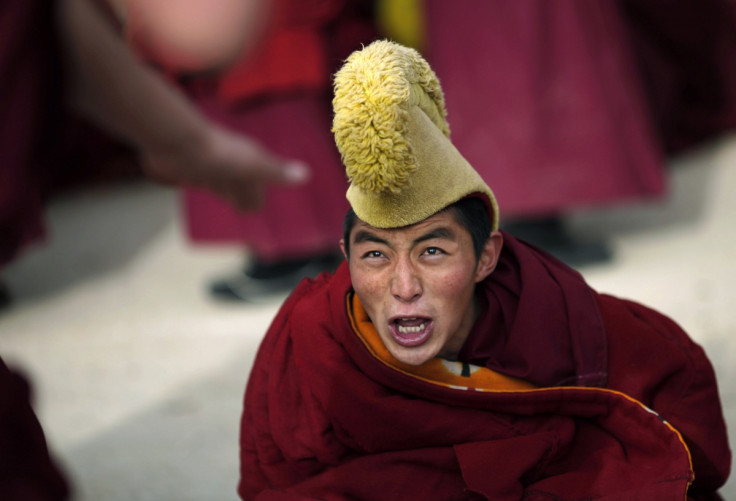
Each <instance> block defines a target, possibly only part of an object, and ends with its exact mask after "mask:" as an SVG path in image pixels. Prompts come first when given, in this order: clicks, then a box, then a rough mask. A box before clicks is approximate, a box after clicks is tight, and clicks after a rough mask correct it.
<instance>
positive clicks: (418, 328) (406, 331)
mask: <svg viewBox="0 0 736 501" xmlns="http://www.w3.org/2000/svg"><path fill="white" fill-rule="evenodd" d="M426 326H427V322H422V324H421V325H414V326H411V327H409V326H407V327H404V326H403V325H397V327H398V330H399V332H401V333H402V334H413V333H416V332H422V331H423V330H424V328H425V327H426Z"/></svg>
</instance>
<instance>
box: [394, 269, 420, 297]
mask: <svg viewBox="0 0 736 501" xmlns="http://www.w3.org/2000/svg"><path fill="white" fill-rule="evenodd" d="M391 294H392V295H393V296H394V297H395V298H396V299H398V300H399V301H402V302H407V303H408V302H411V301H414V300H416V299H418V298H419V297H420V296H421V295H422V282H421V280H420V279H419V276H418V274H417V270H416V268H415V267H414V264H413V263H412V262H411V261H410V260H409V259H400V260H399V262H398V263H397V264H396V267H395V268H394V276H393V279H392V280H391Z"/></svg>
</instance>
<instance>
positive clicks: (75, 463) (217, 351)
mask: <svg viewBox="0 0 736 501" xmlns="http://www.w3.org/2000/svg"><path fill="white" fill-rule="evenodd" d="M672 164H673V165H672V170H671V175H672V178H671V179H672V186H671V195H670V196H669V197H668V199H667V200H665V201H662V202H660V203H656V204H653V203H652V204H646V205H642V204H639V205H636V206H632V207H625V208H618V209H612V210H607V211H596V212H587V213H585V214H581V215H579V216H576V217H575V218H574V219H573V220H572V221H571V228H572V230H573V231H575V232H578V233H580V234H581V235H588V236H596V237H603V238H605V239H606V240H607V241H608V242H610V244H611V245H612V247H613V250H614V252H615V257H614V260H613V261H612V262H609V263H606V264H601V265H595V266H589V267H586V268H583V269H581V271H582V272H583V274H584V275H585V276H586V278H587V279H588V280H589V282H590V283H591V284H592V285H593V286H594V287H596V288H597V289H599V290H601V291H605V292H609V293H612V294H615V295H618V296H623V297H628V298H633V299H636V300H638V301H640V302H643V303H645V304H648V305H650V306H653V307H654V308H656V309H658V310H660V311H662V312H664V313H666V314H668V315H669V316H671V317H672V318H674V319H675V320H676V321H678V322H679V323H680V324H681V325H682V326H683V327H684V328H685V330H686V331H688V332H689V333H690V335H691V336H692V337H693V338H694V339H695V340H696V341H697V342H699V343H701V344H702V345H703V346H704V347H705V349H706V351H707V353H708V354H709V355H710V358H711V360H712V361H713V364H714V366H715V368H716V372H717V374H718V377H719V381H720V385H721V395H722V399H723V403H724V409H725V413H726V417H727V420H728V422H729V425H730V430H731V432H732V437H731V447H732V448H733V447H734V444H735V443H736V440H734V436H736V338H734V333H735V332H736V316H735V315H734V310H736V288H734V285H733V284H734V283H736V228H734V216H735V215H736V197H735V196H734V195H733V190H734V186H736V136H731V137H727V138H724V139H722V140H720V141H716V142H714V143H712V144H709V145H707V146H705V147H703V148H701V149H699V150H698V151H695V152H692V153H690V154H688V155H687V156H683V157H681V158H678V159H677V160H676V161H674V162H673V163H672ZM178 214H179V207H178V199H177V196H176V194H175V193H174V192H173V191H172V190H169V189H165V188H159V187H155V186H151V185H148V184H136V185H126V186H121V187H114V188H107V189H105V190H96V191H93V192H88V193H84V194H78V195H75V196H73V197H68V198H66V199H63V200H58V201H57V202H56V203H54V204H53V205H52V206H51V208H50V211H49V219H50V230H51V231H50V239H49V240H48V242H47V244H46V245H45V246H43V247H39V248H37V249H35V250H33V251H32V252H29V253H28V254H27V255H26V256H25V257H24V258H23V259H21V260H20V261H18V262H17V263H15V264H14V265H13V266H12V267H10V268H9V269H7V270H5V271H4V272H3V277H4V279H5V280H6V282H7V283H8V285H9V286H10V288H11V290H12V291H13V293H14V296H15V298H16V302H15V304H14V305H13V306H12V307H11V308H9V309H7V310H5V311H3V312H0V353H1V354H2V356H3V357H4V358H5V360H6V362H8V364H9V365H13V366H16V367H22V368H23V369H24V370H25V371H26V372H27V373H28V374H29V375H30V376H31V378H32V380H33V383H34V386H35V389H36V403H37V405H36V408H37V411H38V415H39V418H40V420H41V422H42V423H43V425H44V427H45V429H46V432H47V435H48V439H49V442H50V444H51V447H52V449H53V451H55V453H56V454H57V456H59V458H60V460H61V461H62V463H63V465H64V466H65V467H66V469H67V471H68V474H69V476H70V477H71V479H72V481H73V483H74V484H75V488H76V491H77V496H76V497H75V499H78V500H84V501H91V500H105V501H123V500H125V501H136V500H156V501H161V500H178V501H187V500H197V501H199V500H211V499H218V500H227V499H233V500H234V499H237V496H236V495H235V485H236V482H237V453H238V451H237V433H238V419H239V416H240V407H241V398H242V393H243V389H244V386H245V381H246V379H247V376H248V372H249V368H250V365H251V362H252V359H253V356H254V353H255V350H256V349H257V346H258V343H259V341H260V338H261V336H262V334H263V333H264V331H265V329H266V328H267V326H268V324H269V322H270V319H271V318H272V316H273V315H274V314H275V312H276V310H277V308H278V305H279V302H280V300H281V299H283V298H275V299H272V300H269V301H266V302H264V303H263V304H260V305H243V304H221V303H217V302H215V301H213V300H212V299H211V298H209V297H208V295H207V293H206V285H207V283H208V281H209V280H210V279H212V278H215V277H217V276H219V275H222V274H227V273H230V272H232V271H234V270H236V269H238V268H239V267H240V266H241V265H242V262H241V260H242V254H241V252H240V251H239V250H237V249H231V248H216V249H212V248H197V247H192V246H190V245H189V244H188V243H187V241H186V238H185V236H184V235H183V233H182V229H181V227H180V222H179V218H178ZM653 356H656V354H653ZM723 495H724V497H725V498H726V499H736V480H732V481H731V482H730V483H729V485H728V486H727V487H726V488H725V489H724V491H723Z"/></svg>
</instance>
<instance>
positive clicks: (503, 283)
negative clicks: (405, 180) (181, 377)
mask: <svg viewBox="0 0 736 501" xmlns="http://www.w3.org/2000/svg"><path fill="white" fill-rule="evenodd" d="M496 273H498V275H496ZM480 293H481V294H482V295H483V296H484V297H485V300H486V303H487V305H489V308H490V311H491V312H492V314H491V315H486V316H481V317H480V318H479V320H478V323H477V324H476V326H475V328H474V331H473V333H472V334H471V336H470V338H469V339H468V341H467V342H466V346H465V347H464V351H465V353H463V354H462V356H463V357H469V358H471V359H473V360H474V361H475V362H476V363H477V362H480V361H481V360H482V361H483V363H484V365H485V367H484V368H482V369H476V368H473V369H470V370H469V372H471V373H474V371H478V370H480V371H489V372H490V373H492V374H498V373H500V374H502V375H509V376H519V377H522V378H528V379H529V380H531V381H532V382H533V383H534V387H535V388H534V389H519V388H512V387H507V386H498V387H495V388H494V387H491V388H487V387H486V388H485V389H481V390H474V389H469V388H470V387H469V386H463V385H458V384H453V385H447V384H444V383H442V382H441V381H439V380H433V379H431V378H427V377H424V376H422V375H421V374H420V371H421V370H423V369H424V368H425V366H426V365H428V364H430V363H434V362H437V361H436V360H434V361H430V362H428V363H427V364H424V365H423V366H421V367H420V368H417V369H416V373H412V372H411V371H410V370H408V369H407V368H406V367H400V366H399V365H397V364H395V363H393V362H392V361H391V360H387V359H386V358H385V357H384V356H382V355H381V354H380V349H376V348H375V345H371V344H370V343H367V342H366V341H365V336H364V334H363V333H362V331H361V329H362V328H363V327H360V326H361V325H365V324H369V322H368V321H367V320H366V319H365V318H363V317H364V314H363V313H361V310H360V309H359V308H358V306H359V304H358V305H356V303H355V298H351V285H350V277H349V272H348V269H347V265H346V263H344V264H343V265H342V266H341V268H339V269H338V271H337V272H336V274H335V275H334V276H329V275H327V274H323V275H322V276H320V277H319V278H318V279H317V280H316V281H311V280H307V281H304V282H303V283H302V284H301V285H300V287H298V288H297V289H296V291H295V292H294V293H293V294H292V295H291V296H290V297H289V299H288V300H287V301H286V303H285V304H284V306H283V307H282V309H281V311H280V312H279V314H278V315H277V316H276V318H275V320H274V322H273V324H272V326H271V328H270V329H269V331H268V333H267V334H266V337H265V338H264V340H263V343H262V345H261V348H260V350H259V353H258V355H257V357H256V361H255V363H254V366H253V369H252V373H251V376H250V380H249V382H248V386H247V390H246V395H245V404H244V412H243V417H242V425H241V480H240V485H239V493H240V495H241V497H243V498H244V499H259V500H261V499H307V498H310V499H312V498H318V499H389V500H390V499H442V500H447V499H485V498H488V499H494V500H497V499H501V500H512V499H521V498H522V497H524V499H609V500H613V499H642V500H643V499H658V500H659V499H677V500H681V499H684V498H685V497H686V492H687V496H689V497H690V498H692V499H717V496H716V495H715V494H714V492H715V491H716V490H717V489H718V488H719V487H720V486H721V485H723V483H724V482H725V480H726V478H727V476H728V473H729V468H730V451H729V449H728V440H727V436H726V430H725V423H724V420H723V414H722V410H721V406H720V401H719V397H718V393H717V386H716V381H715V375H714V373H713V370H712V368H711V366H710V363H709V362H708V360H707V358H706V356H705V354H704V352H703V350H702V349H701V348H700V347H699V346H697V345H696V344H695V343H693V342H692V341H691V340H690V339H689V338H688V336H687V335H686V334H685V333H684V332H683V331H682V330H681V329H680V328H679V327H677V325H675V324H674V323H673V322H672V321H671V320H669V319H667V318H666V317H664V316H662V315H660V314H659V313H656V312H654V311H652V310H649V309H647V308H645V307H643V306H640V305H638V304H635V303H631V302H628V301H623V300H620V299H616V298H613V297H610V296H602V295H598V294H597V293H595V292H594V291H593V290H591V289H590V288H589V287H588V286H587V285H586V284H585V282H584V281H583V279H582V278H581V277H580V275H578V274H577V273H576V272H575V271H573V270H571V269H569V268H567V267H566V266H565V265H563V264H561V263H560V262H559V261H556V260H555V259H554V258H551V257H549V256H548V255H546V254H545V253H543V252H541V251H538V250H536V249H534V248H531V247H529V246H527V245H525V244H523V243H520V242H519V241H516V240H515V239H513V237H511V236H509V235H505V246H504V250H503V253H502V256H501V261H500V265H499V268H498V269H497V270H496V272H494V274H492V275H491V276H490V278H489V279H487V280H486V281H485V282H484V283H483V285H482V286H481V288H480ZM361 315H362V316H361ZM381 346H382V345H381ZM384 350H385V348H384ZM468 361H469V360H462V363H463V364H464V366H465V365H467V363H468ZM565 383H567V384H569V386H561V385H560V384H565ZM691 461H692V463H691ZM693 478H695V480H694V483H692V482H693ZM691 483H692V484H691ZM690 484H691V485H690ZM689 485H690V487H688V486H689Z"/></svg>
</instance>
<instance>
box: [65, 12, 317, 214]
mask: <svg viewBox="0 0 736 501" xmlns="http://www.w3.org/2000/svg"><path fill="white" fill-rule="evenodd" d="M58 20H59V25H60V32H61V35H62V40H63V43H64V46H65V54H66V64H67V67H68V73H69V99H70V101H71V103H72V105H73V106H74V107H75V108H76V109H78V110H79V111H80V112H82V113H83V114H85V115H87V116H88V117H90V118H91V119H92V120H94V121H95V122H97V123H98V124H100V125H101V126H103V127H105V128H107V129H108V130H110V131H111V132H113V133H115V134H117V135H118V136H120V137H121V138H122V139H124V140H126V141H128V142H130V143H131V144H133V145H134V146H135V147H137V148H138V149H139V150H140V152H141V155H142V157H143V164H144V170H145V172H146V173H147V175H149V176H150V177H152V178H154V179H156V180H159V181H163V182H167V183H175V184H182V185H194V186H200V187H205V188H208V189H210V190H212V191H214V192H215V193H216V194H218V195H220V196H222V197H224V198H225V199H227V200H228V201H230V202H231V203H233V204H234V205H235V206H236V207H238V208H241V209H251V208H256V207H258V206H259V205H260V204H261V203H262V198H263V188H264V186H265V185H266V184H267V183H280V184H295V183H301V182H303V181H305V180H306V178H307V177H308V170H307V168H306V166H304V165H303V164H301V163H299V162H293V161H292V162H289V161H286V160H284V159H281V158H278V157H277V156H276V155H274V154H272V153H271V152H269V151H267V150H266V149H265V148H263V147H262V146H260V145H259V144H258V143H257V142H255V141H253V140H251V139H249V138H246V137H243V136H240V135H236V134H234V133H231V132H229V131H227V130H225V129H223V128H221V127H219V126H217V125H215V124H213V123H211V122H210V121H208V120H207V119H206V118H205V117H203V116H202V115H201V114H200V113H199V112H198V111H197V109H196V108H195V107H194V106H193V105H192V104H191V103H190V102H189V101H188V100H187V98H186V97H185V96H184V95H182V94H181V93H180V92H179V91H178V90H177V89H176V88H174V87H173V86H172V85H170V84H168V83H167V82H166V81H165V80H163V78H161V77H159V76H158V75H157V74H156V73H155V72H154V71H153V70H151V69H149V68H147V67H146V66H145V65H143V64H142V63H141V62H139V61H138V60H137V59H136V58H135V57H134V55H133V54H132V53H131V51H130V50H129V48H128V46H127V45H126V44H125V42H124V41H123V40H122V39H121V38H120V37H118V36H117V34H116V33H114V31H113V29H112V28H111V27H110V26H109V25H108V24H107V23H106V21H105V20H104V19H102V16H101V15H100V13H98V12H97V11H96V10H95V7H94V6H93V5H91V4H90V3H89V0H61V1H60V2H59V12H58Z"/></svg>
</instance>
